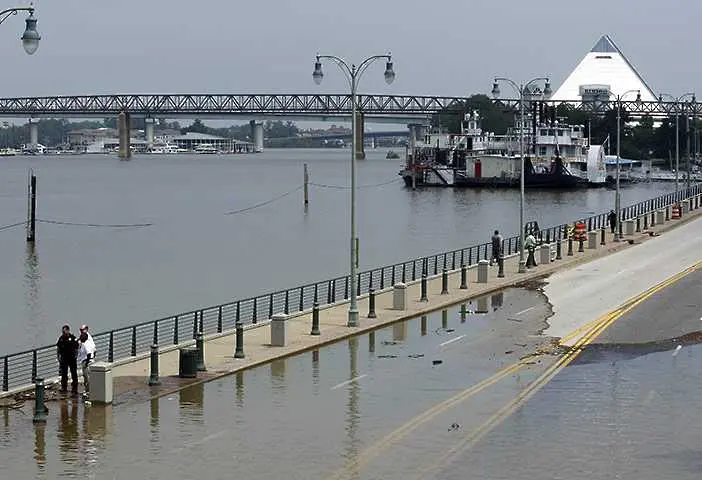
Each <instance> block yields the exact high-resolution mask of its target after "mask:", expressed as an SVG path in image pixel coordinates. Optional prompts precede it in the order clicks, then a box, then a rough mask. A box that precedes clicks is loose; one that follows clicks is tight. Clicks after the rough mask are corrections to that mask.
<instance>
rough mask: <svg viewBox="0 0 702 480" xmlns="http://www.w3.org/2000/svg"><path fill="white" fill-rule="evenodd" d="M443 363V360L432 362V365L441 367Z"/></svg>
mask: <svg viewBox="0 0 702 480" xmlns="http://www.w3.org/2000/svg"><path fill="white" fill-rule="evenodd" d="M442 363H444V361H443V360H432V361H431V364H432V365H441V364H442Z"/></svg>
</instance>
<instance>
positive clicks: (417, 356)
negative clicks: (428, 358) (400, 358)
mask: <svg viewBox="0 0 702 480" xmlns="http://www.w3.org/2000/svg"><path fill="white" fill-rule="evenodd" d="M407 357H408V358H423V357H424V354H423V353H410V354H409V355H407Z"/></svg>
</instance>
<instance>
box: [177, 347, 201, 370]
mask: <svg viewBox="0 0 702 480" xmlns="http://www.w3.org/2000/svg"><path fill="white" fill-rule="evenodd" d="M178 376H179V377H180V378H196V377H197V348H194V347H188V348H181V349H180V358H179V362H178Z"/></svg>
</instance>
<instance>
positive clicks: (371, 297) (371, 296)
mask: <svg viewBox="0 0 702 480" xmlns="http://www.w3.org/2000/svg"><path fill="white" fill-rule="evenodd" d="M368 318H376V314H375V289H374V288H371V289H369V290H368Z"/></svg>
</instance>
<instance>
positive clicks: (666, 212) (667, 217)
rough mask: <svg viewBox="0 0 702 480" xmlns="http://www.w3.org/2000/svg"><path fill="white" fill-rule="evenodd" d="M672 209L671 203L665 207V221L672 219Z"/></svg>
mask: <svg viewBox="0 0 702 480" xmlns="http://www.w3.org/2000/svg"><path fill="white" fill-rule="evenodd" d="M670 211H671V206H670V205H666V207H665V221H666V222H667V221H668V220H670ZM661 223H663V222H661Z"/></svg>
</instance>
